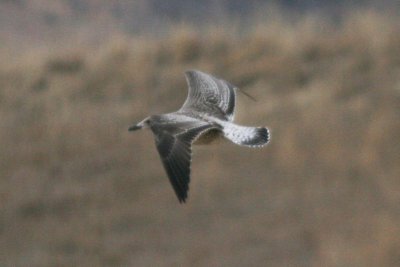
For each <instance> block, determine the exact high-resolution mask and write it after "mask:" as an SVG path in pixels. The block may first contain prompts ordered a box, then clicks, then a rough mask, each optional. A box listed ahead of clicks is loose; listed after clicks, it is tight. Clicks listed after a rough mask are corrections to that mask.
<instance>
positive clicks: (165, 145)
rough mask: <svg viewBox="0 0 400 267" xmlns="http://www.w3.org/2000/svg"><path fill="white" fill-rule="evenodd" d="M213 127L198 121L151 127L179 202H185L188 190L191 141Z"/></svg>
mask: <svg viewBox="0 0 400 267" xmlns="http://www.w3.org/2000/svg"><path fill="white" fill-rule="evenodd" d="M213 127H214V126H212V125H210V124H208V123H205V122H201V121H198V122H196V123H193V122H191V123H187V122H186V123H180V124H179V123H178V124H173V125H168V126H167V127H165V126H164V125H159V126H154V127H152V128H151V129H152V131H153V133H154V135H155V139H156V145H157V150H158V152H159V154H160V157H161V160H162V162H163V165H164V168H165V170H166V172H167V174H168V178H169V180H170V182H171V184H172V187H173V188H174V191H175V193H176V195H177V197H178V199H179V202H185V200H186V198H187V194H188V190H189V182H190V163H191V156H192V142H193V141H194V140H195V139H196V138H197V137H198V136H199V135H200V134H201V133H203V132H205V131H206V130H208V129H211V128H213Z"/></svg>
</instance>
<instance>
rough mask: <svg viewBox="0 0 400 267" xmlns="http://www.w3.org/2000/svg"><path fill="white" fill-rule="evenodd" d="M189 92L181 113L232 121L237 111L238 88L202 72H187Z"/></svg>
mask: <svg viewBox="0 0 400 267" xmlns="http://www.w3.org/2000/svg"><path fill="white" fill-rule="evenodd" d="M185 76H186V81H187V83H188V87H189V92H188V97H187V98H186V101H185V103H184V104H183V106H182V108H181V109H180V110H181V111H196V112H201V113H206V114H209V115H212V116H215V117H218V118H220V119H224V120H228V121H232V120H233V117H234V110H235V98H236V87H235V86H233V85H231V84H230V83H228V82H227V81H224V80H221V79H217V78H215V77H213V76H211V75H209V74H206V73H204V72H201V71H197V70H191V71H186V72H185Z"/></svg>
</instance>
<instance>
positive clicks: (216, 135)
mask: <svg viewBox="0 0 400 267" xmlns="http://www.w3.org/2000/svg"><path fill="white" fill-rule="evenodd" d="M221 139H222V133H221V132H220V131H219V130H210V131H208V132H206V133H204V134H202V135H201V136H200V137H199V138H198V139H197V140H196V141H195V142H194V145H208V144H211V143H215V142H217V141H219V140H221Z"/></svg>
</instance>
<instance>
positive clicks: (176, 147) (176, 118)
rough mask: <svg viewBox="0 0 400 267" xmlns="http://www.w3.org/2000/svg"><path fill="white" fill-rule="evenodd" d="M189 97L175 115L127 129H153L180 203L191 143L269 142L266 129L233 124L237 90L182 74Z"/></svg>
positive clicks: (195, 74)
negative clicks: (220, 139)
mask: <svg viewBox="0 0 400 267" xmlns="http://www.w3.org/2000/svg"><path fill="white" fill-rule="evenodd" d="M185 75H186V80H187V83H188V85H189V93H188V97H187V99H186V101H185V103H184V104H183V106H182V107H181V108H180V109H179V110H178V111H176V112H172V113H167V114H161V115H153V116H150V117H147V118H146V119H144V120H143V121H141V122H139V123H138V124H136V125H134V126H132V127H130V128H129V130H131V131H133V130H137V129H141V128H143V127H148V128H150V129H151V130H152V132H153V134H154V137H155V141H156V146H157V150H158V152H159V154H160V157H161V160H162V162H163V165H164V168H165V170H166V172H167V174H168V177H169V180H170V182H171V184H172V186H173V188H174V190H175V193H176V195H177V197H178V199H179V201H180V202H185V201H186V199H187V194H188V190H189V182H190V163H191V154H192V144H193V143H201V144H208V143H211V142H212V141H213V140H214V139H216V138H219V137H221V136H222V137H225V138H226V139H228V140H230V141H232V142H233V143H235V144H238V145H242V146H248V147H261V146H264V145H266V144H267V143H268V141H269V131H268V129H267V128H265V127H245V126H240V125H237V124H234V123H233V119H234V111H235V99H236V91H237V88H236V87H235V86H233V85H231V84H230V83H228V82H226V81H224V80H221V79H217V78H215V77H213V76H211V75H210V74H206V73H204V72H201V71H196V70H191V71H187V72H185Z"/></svg>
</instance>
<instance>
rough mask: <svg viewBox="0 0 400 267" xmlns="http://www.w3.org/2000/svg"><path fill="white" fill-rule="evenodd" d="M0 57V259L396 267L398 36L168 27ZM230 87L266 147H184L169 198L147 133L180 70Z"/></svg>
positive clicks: (371, 26) (280, 27)
mask: <svg viewBox="0 0 400 267" xmlns="http://www.w3.org/2000/svg"><path fill="white" fill-rule="evenodd" d="M32 58H36V59H35V60H23V61H22V63H21V62H20V63H18V64H13V65H12V66H9V64H8V63H7V62H4V61H3V62H4V63H3V65H2V66H1V67H0V69H1V71H0V114H1V116H0V125H1V131H0V147H1V149H0V166H1V168H0V177H1V179H0V196H1V204H0V214H1V216H0V265H2V266H177V265H181V266H182V265H183V266H249V265H251V266H266V265H268V266H397V265H398V263H399V261H400V253H399V251H400V224H399V221H400V209H399V207H400V193H399V192H400V178H399V177H400V175H399V174H400V160H399V151H400V142H398V140H399V137H400V123H399V110H400V109H399V107H400V78H399V77H400V28H399V27H398V25H395V24H394V23H391V22H390V21H388V20H386V19H384V18H383V17H376V16H374V15H373V14H362V15H360V16H356V15H354V16H353V17H351V18H349V19H348V21H347V22H346V24H345V25H344V26H343V28H340V29H336V30H335V29H332V28H330V27H328V26H326V25H324V24H323V23H320V22H318V21H314V20H312V19H305V20H304V21H302V22H299V23H298V24H295V25H286V24H285V23H284V22H282V21H281V22H277V23H272V24H271V25H270V26H268V27H266V26H262V25H261V26H260V27H255V29H254V31H253V32H252V33H249V34H247V35H245V36H243V35H241V36H238V35H235V34H230V33H224V32H222V31H221V30H214V31H209V32H208V33H202V34H198V33H196V32H194V31H191V30H187V29H181V30H178V31H176V32H174V33H171V36H170V37H168V38H167V39H164V40H150V39H133V40H129V39H128V40H127V39H120V40H117V41H114V42H112V43H110V44H109V45H104V46H103V47H102V48H100V49H97V50H89V49H80V50H76V51H65V52H61V53H58V54H56V55H53V54H49V55H47V56H36V57H32ZM189 68H197V69H201V70H204V71H207V72H211V73H214V74H216V75H218V76H220V77H223V78H225V79H226V80H229V81H231V82H232V83H233V84H236V85H238V86H240V87H241V88H243V89H244V90H246V91H248V92H249V93H250V94H252V95H253V96H254V97H256V98H257V102H252V101H251V100H249V99H247V98H246V97H245V96H243V95H239V105H238V115H237V116H238V117H237V118H238V122H240V123H243V124H247V125H262V124H265V125H267V126H269V127H270V128H271V129H272V141H271V144H270V145H269V146H268V147H266V148H264V149H259V150H250V149H244V148H240V147H237V146H234V145H232V144H229V143H222V144H218V145H216V146H211V147H196V148H195V149H194V159H193V165H192V182H191V184H190V188H191V190H190V198H189V202H188V203H187V204H185V205H179V204H178V202H177V200H176V198H175V196H174V194H173V191H172V189H171V186H170V185H169V182H168V180H167V178H166V175H165V173H164V170H163V169H162V165H161V163H160V162H159V159H158V155H157V152H156V150H155V147H154V144H153V138H152V136H151V134H150V132H144V131H143V132H138V133H135V134H134V135H133V134H130V133H128V132H127V127H128V126H129V125H130V124H131V123H132V122H136V121H138V120H140V119H142V118H143V117H144V116H146V115H148V114H155V113H160V112H167V111H172V110H174V109H177V108H178V107H179V106H180V105H181V104H182V102H183V101H184V99H185V97H186V85H185V81H184V76H183V71H184V70H186V69H189Z"/></svg>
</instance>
